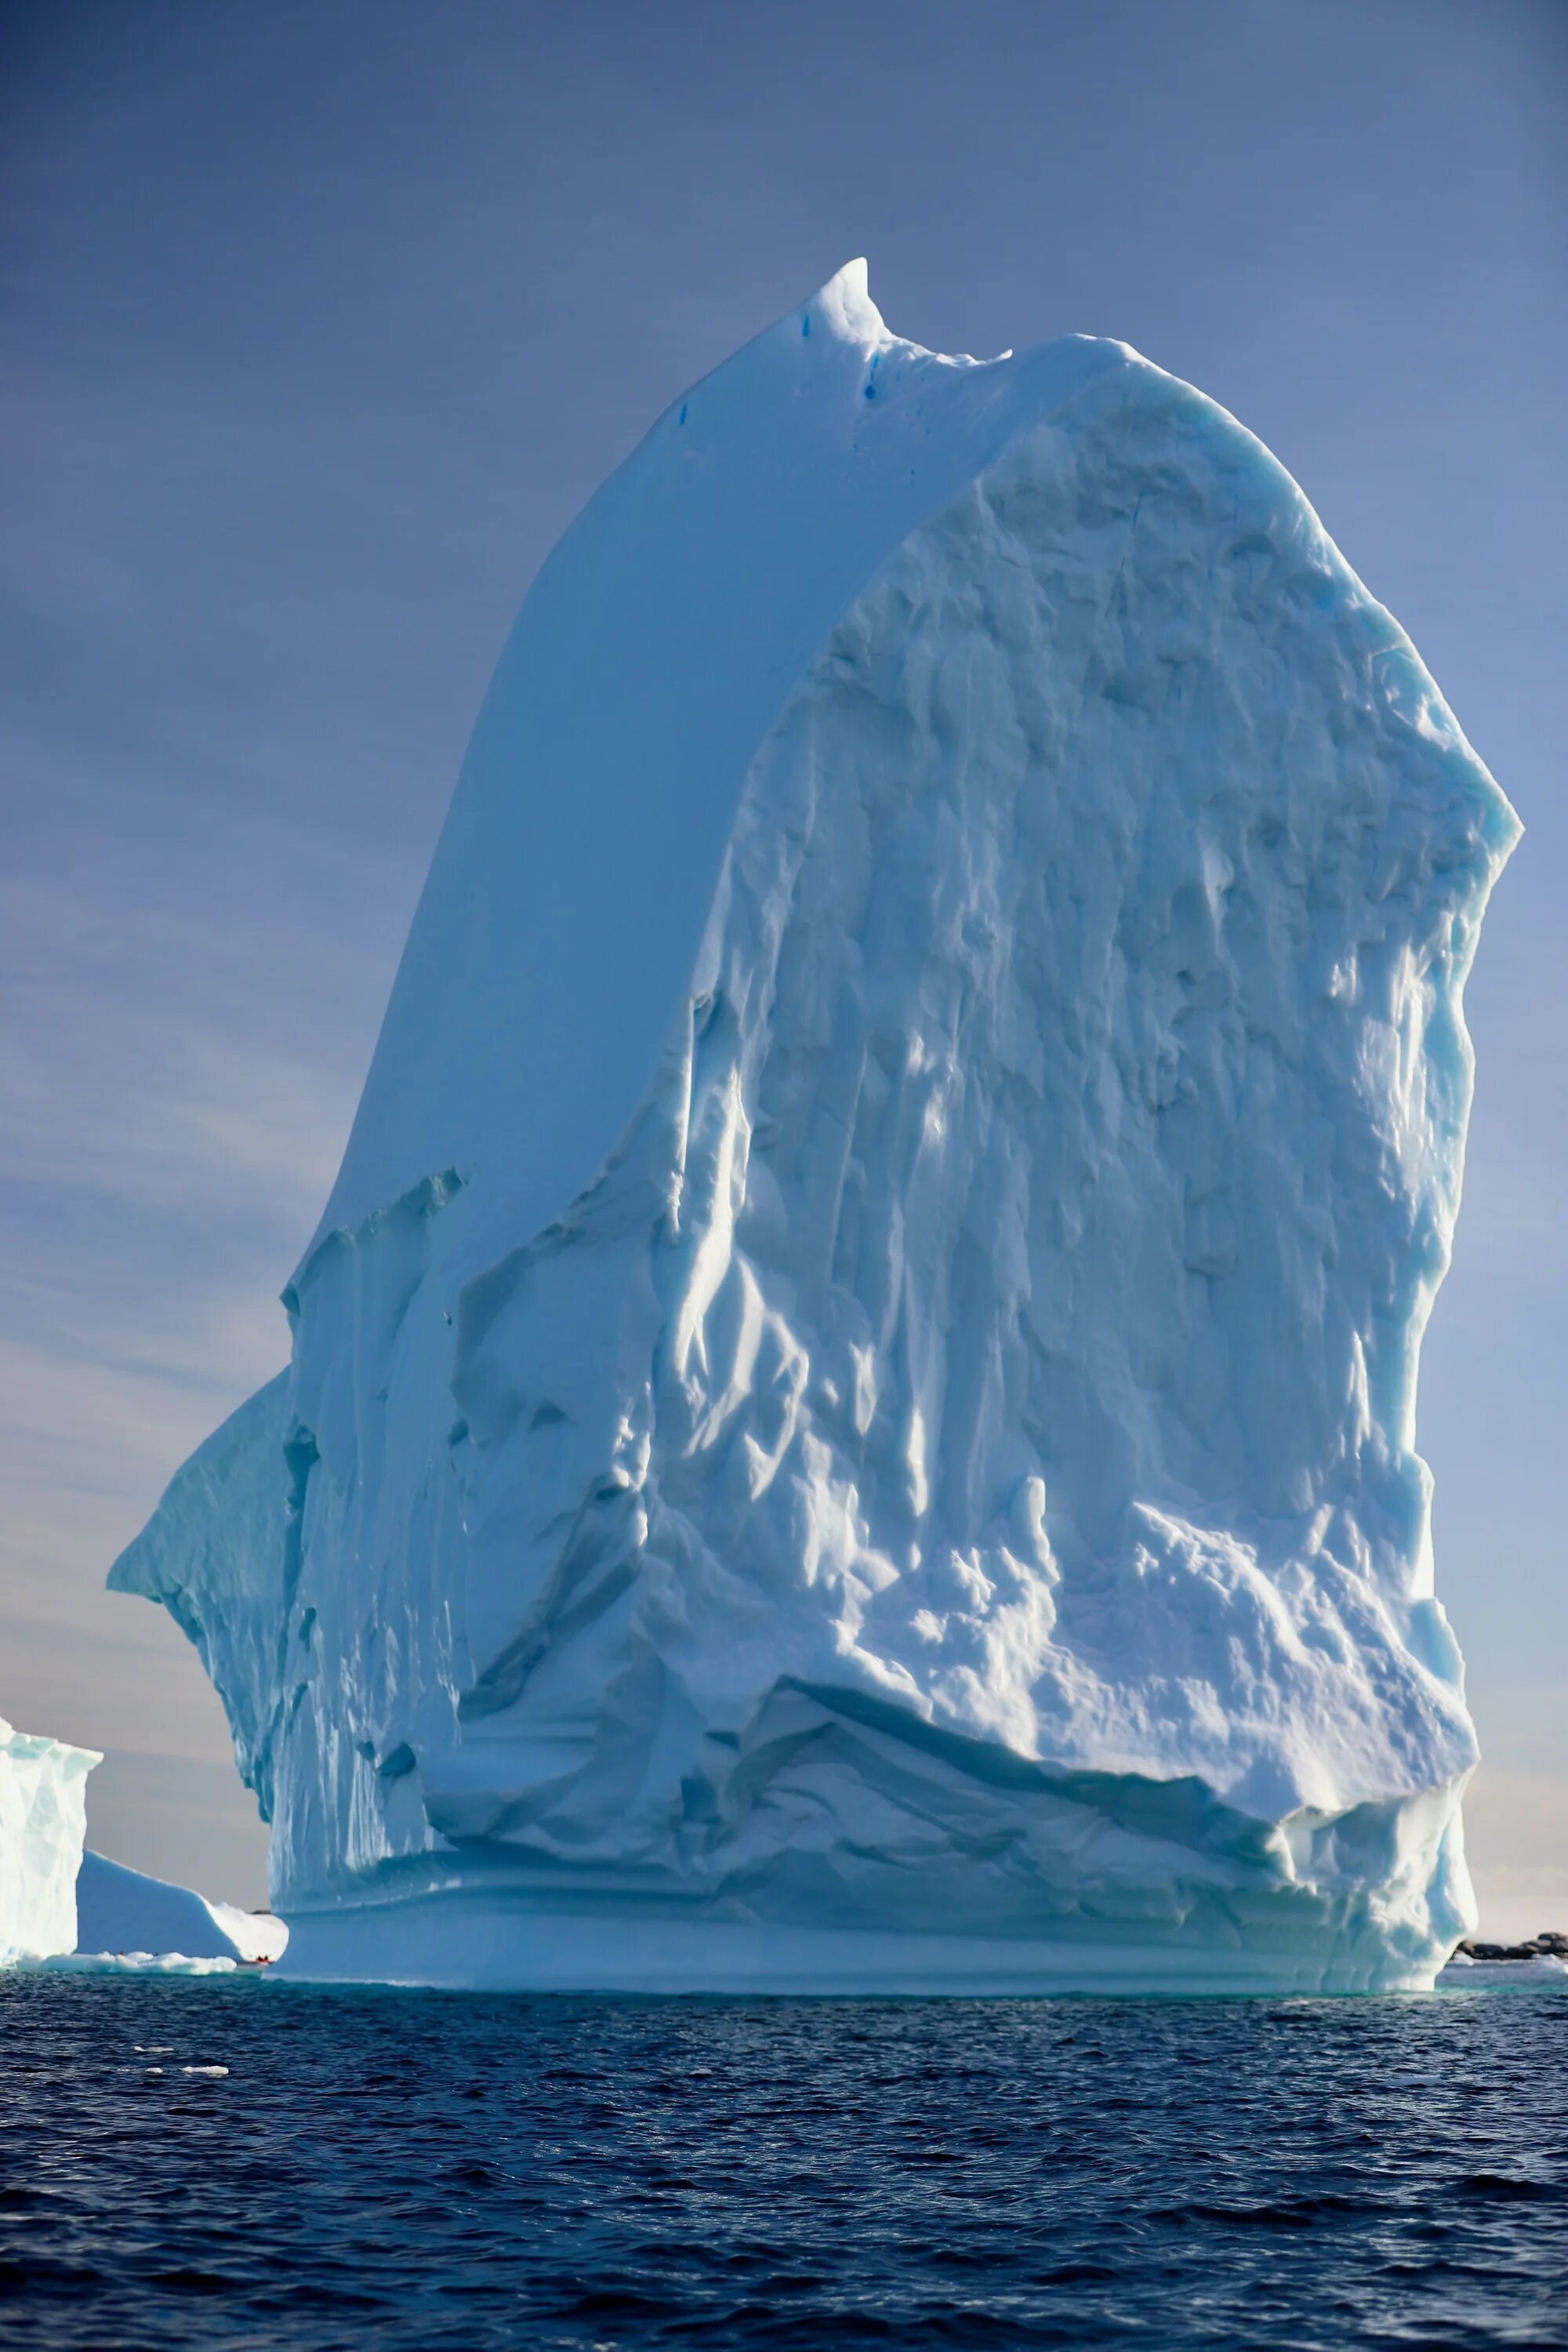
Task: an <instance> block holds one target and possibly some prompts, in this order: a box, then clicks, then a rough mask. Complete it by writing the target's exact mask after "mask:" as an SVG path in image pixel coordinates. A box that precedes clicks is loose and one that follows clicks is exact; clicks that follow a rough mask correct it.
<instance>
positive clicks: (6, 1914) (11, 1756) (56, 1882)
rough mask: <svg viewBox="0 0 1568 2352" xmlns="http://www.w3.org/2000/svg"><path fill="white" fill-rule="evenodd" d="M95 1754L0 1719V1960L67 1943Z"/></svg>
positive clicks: (72, 1929) (37, 1954)
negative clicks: (16, 1726)
mask: <svg viewBox="0 0 1568 2352" xmlns="http://www.w3.org/2000/svg"><path fill="white" fill-rule="evenodd" d="M102 1760H103V1759H102V1758H101V1757H100V1755H98V1754H97V1753H95V1751H94V1750H93V1749H92V1748H71V1747H68V1745H67V1743H66V1742H65V1741H64V1740H63V1739H48V1738H41V1737H38V1736H37V1735H35V1734H32V1733H28V1732H26V1731H13V1729H12V1728H11V1726H10V1725H9V1724H8V1723H6V1722H4V1721H0V1963H4V1962H5V1961H9V1960H17V1959H28V1958H34V1959H37V1958H44V1957H45V1956H47V1954H49V1953H53V1952H68V1951H71V1950H72V1949H74V1948H75V1945H76V1880H77V1870H78V1867H79V1864H80V1862H81V1849H82V1841H83V1839H84V1838H85V1837H86V1835H87V1776H88V1774H89V1772H90V1771H91V1769H92V1768H93V1766H94V1765H95V1764H100V1763H101V1762H102Z"/></svg>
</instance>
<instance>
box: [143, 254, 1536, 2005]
mask: <svg viewBox="0 0 1568 2352" xmlns="http://www.w3.org/2000/svg"><path fill="white" fill-rule="evenodd" d="M1516 832H1517V826H1516V823H1515V820H1514V818H1513V815H1512V814H1511V812H1510V809H1509V806H1508V803H1507V802H1506V801H1505V799H1504V798H1503V796H1502V794H1501V793H1500V791H1499V789H1498V787H1497V786H1496V784H1495V783H1494V782H1492V780H1491V778H1490V777H1489V775H1488V773H1487V772H1486V770H1485V768H1484V767H1483V766H1482V765H1481V763H1480V761H1479V760H1478V759H1477V758H1476V757H1475V755H1474V754H1473V752H1472V751H1470V750H1469V748H1468V745H1467V744H1466V742H1465V740H1464V738H1463V737H1462V735H1461V734H1460V732H1459V730H1458V727H1457V725H1456V724H1455V721H1454V719H1453V718H1452V717H1451V715H1450V714H1449V712H1448V710H1447V708H1446V706H1445V705H1444V703H1443V701H1442V699H1441V698H1440V697H1439V695H1438V694H1437V691H1436V688H1435V687H1434V685H1433V683H1432V681H1431V679H1430V677H1428V676H1427V674H1426V671H1425V669H1424V668H1423V667H1422V666H1421V663H1420V662H1419V660H1418V659H1417V657H1416V656H1415V652H1414V651H1413V649H1412V647H1411V646H1410V645H1409V643H1408V641H1407V640H1406V639H1405V636H1404V635H1403V634H1402V633H1401V631H1400V630H1399V628H1398V627H1397V625H1395V624H1394V622H1393V621H1392V620H1391V618H1390V617H1389V615H1388V614H1386V613H1385V612H1384V610H1383V608H1382V607H1381V606H1380V605H1378V604H1376V603H1374V602H1373V599H1372V598H1371V597H1370V596H1369V595H1368V594H1367V593H1366V591H1365V590H1364V589H1363V587H1362V586H1361V584H1360V583H1359V582H1358V581H1357V580H1356V579H1355V577H1354V576H1353V574H1352V572H1350V571H1349V569H1348V568H1347V566H1346V565H1345V563H1344V562H1343V561H1342V558H1341V557H1340V555H1339V554H1338V552H1337V551H1336V550H1335V549H1334V548H1333V546H1332V545H1331V542H1330V541H1328V539H1327V538H1326V537H1325V535H1324V533H1323V531H1322V529H1321V525H1320V524H1319V523H1318V521H1317V519H1316V517H1315V516H1314V515H1313V514H1312V512H1311V510H1310V508H1309V507H1308V505H1307V504H1306V501H1305V500H1304V499H1303V498H1302V497H1301V495H1300V491H1299V490H1298V489H1297V488H1296V487H1295V485H1294V484H1293V483H1292V482H1291V481H1290V480H1289V477H1288V476H1287V475H1286V474H1285V473H1284V472H1283V471H1282V470H1281V468H1280V467H1279V466H1278V465H1277V464H1276V463H1275V461H1274V460H1273V459H1272V458H1271V457H1269V456H1268V452H1267V451H1266V450H1264V449H1263V448H1262V447H1261V446H1259V444H1258V442H1257V441H1256V440H1254V439H1253V438H1252V437H1251V436H1249V435H1248V434H1247V433H1246V432H1245V431H1244V430H1243V429H1242V428H1241V426H1239V425H1237V423H1236V422H1235V420H1234V419H1232V418H1231V417H1229V416H1227V415H1226V414H1225V413H1224V412H1223V411H1222V410H1220V409H1218V408H1216V407H1215V405H1214V404H1213V403H1212V402H1210V401H1208V400H1206V399H1205V398H1204V397H1203V395H1202V394H1198V393H1196V392H1194V391H1193V390H1192V389H1191V388H1190V387H1188V386H1186V385H1184V384H1183V383H1178V382H1176V381H1175V380H1174V379H1173V378H1172V377H1170V376H1167V375H1165V374H1163V373H1162V372H1161V371H1160V370H1159V369H1158V368H1155V367H1153V366H1151V365H1150V364H1149V363H1148V362H1145V361H1143V360H1142V359H1141V358H1139V357H1138V355H1137V354H1136V353H1135V352H1131V351H1130V350H1129V349H1127V347H1126V346H1124V345H1122V344H1119V343H1111V342H1100V341H1089V340H1087V339H1084V338H1078V337H1072V338H1068V339H1065V340H1064V341H1059V342H1055V343H1050V344H1047V345H1046V346H1044V347H1043V348H1042V349H1041V350H1038V351H1037V352H1031V353H1026V354H1023V355H1021V356H1019V357H1016V358H1015V357H1013V356H1011V355H1009V356H1007V357H1005V358H1004V359H1002V360H998V361H993V362H984V363H978V362H973V361H970V360H962V359H961V360H952V359H944V358H942V357H939V356H937V355H935V354H933V353H931V352H924V351H921V350H920V349H919V348H918V347H916V346H914V345H912V344H910V343H906V342H903V341H900V340H899V339H898V338H896V337H894V336H892V335H890V334H889V332H888V331H887V330H886V329H885V327H884V326H883V324H882V321H881V320H880V319H879V316H878V314H877V312H876V310H874V308H873V307H872V305H871V303H870V301H869V299H868V295H867V292H866V288H865V278H864V271H863V268H861V267H860V266H859V265H854V266H852V267H851V268H848V269H847V270H845V271H843V272H842V273H841V274H840V275H839V277H838V278H835V279H834V280H833V281H832V282H831V283H830V284H829V285H828V286H827V287H826V288H825V289H823V290H822V292H821V293H820V294H818V295H817V296H816V297H815V298H814V299H813V300H812V301H811V302H809V303H807V304H806V305H805V307H804V308H803V309H802V310H798V311H796V312H795V313H793V314H791V316H789V317H788V318H786V319H784V320H781V321H780V322H779V324H778V325H776V326H775V327H773V329H771V330H770V331H768V332H767V333H766V334H763V335H762V336H761V337H759V338H758V339H757V341H755V342H753V343H752V344H750V345H748V346H747V347H746V348H745V349H744V350H743V351H742V352H740V353H738V354H737V355H736V357H735V358H733V359H732V360H731V361H730V362H728V363H727V365H726V366H724V367H722V368H721V369H720V370H719V371H718V372H717V373H715V374H714V375H712V376H710V377H709V378H707V379H706V380H705V381H704V382H703V383H700V384H698V385H697V386H696V387H695V388H694V389H693V390H692V391H691V392H690V393H689V394H688V395H687V396H686V398H685V399H683V400H682V401H680V402H679V403H677V404H675V405H674V406H673V407H672V408H671V409H670V410H669V411H668V413H667V415H665V416H664V417H663V418H662V419H661V420H660V421H659V423H658V425H656V426H655V427H654V429H653V431H652V432H651V433H650V435H649V436H648V437H647V440H646V441H645V442H644V443H643V444H642V446H640V447H639V448H638V449H637V451H636V452H635V453H634V455H633V456H632V457H630V458H629V459H628V460H627V461H626V464H625V465H624V466H623V467H621V468H620V469H619V471H618V472H617V473H616V475H614V476H613V477H612V478H611V479H610V480H609V482H607V483H606V485H605V488H603V489H602V490H601V491H600V492H599V494H598V496H597V497H596V498H595V499H594V500H593V501H592V503H591V504H590V505H589V507H588V508H587V509H585V511H584V514H583V515H582V517H581V518H580V519H579V520H578V521H577V522H576V523H575V524H574V526H573V528H572V530H570V531H568V533H567V534H566V536H565V538H564V539H563V541H562V542H561V544H560V545H559V547H558V548H557V549H556V551H555V552H554V553H553V554H552V557H551V558H550V560H549V562H547V563H546V564H545V566H544V567H543V569H542V572H541V573H540V576H539V579H538V581H537V582H536V583H535V585H534V588H533V590H532V591H531V594H530V596H529V598H528V600H527V602H526V604H524V606H523V610H522V613H521V617H520V619H519V622H518V625H517V628H516V630H515V632H514V635H513V637H512V639H511V642H510V646H508V649H507V651H506V653H505V654H504V656H503V657H502V660H501V663H500V668H499V670H498V672H497V676H496V678H495V681H494V683H493V684H492V686H491V688H490V691H489V696H488V697H487V698H486V702H485V706H484V709H483V710H482V712H481V714H480V718H479V725H478V728H477V730H476V733H475V737H474V740H473V744H472V746H471V748H470V751H469V753H468V760H467V761H466V763H465V766H464V770H463V773H462V776H461V778H460V780H459V782H458V790H457V793H456V795H455V797H454V801H453V804H452V809H451V812H450V814H449V816H448V818H447V825H446V828H445V831H444V833H443V835H442V838H441V842H440V845H439V846H438V848H437V856H436V859H435V863H434V866H433V868H432V871H431V875H430V877H429V880H428V883H427V885H426V891H425V894H424V897H423V898H422V900H421V903H420V907H419V910H418V913H417V915H416V919H415V923H414V928H413V931H412V934H411V937H410V940H409V942H408V947H407V950H406V951H405V957H404V961H403V964H402V967H401V969H400V971H399V974H398V978H397V982H396V984H395V989H394V992H393V995H392V1000H391V1003H390V1006H389V1008H388V1012H387V1015H386V1020H385V1024H384V1029H383V1032H382V1036H381V1040H380V1043H379V1045H378V1047H377V1050H376V1055H375V1058H374V1063H373V1066H372V1068H371V1072H370V1076H369V1078H368V1080H367V1082H366V1086H365V1090H364V1095H363V1100H362V1102H361V1105H360V1109H359V1113H358V1116H357V1118H356V1120H355V1123H354V1128H353V1135H352V1138H351V1140H350V1143H349V1147H348V1150H347V1152H346V1155H345V1158H344V1161H343V1166H342V1172H341V1174H340V1176H339V1179H338V1182H337V1184H336V1186H335V1188H334V1191H333V1193H332V1196H331V1201H330V1202H329V1203H328V1206H327V1209H326V1212H325V1213H324V1215H323V1218H322V1221H321V1227H320V1229H319V1231H318V1233H317V1234H316V1236H315V1238H314V1240H313V1241H312V1243H311V1244H310V1248H309V1250H308V1251H307V1252H306V1255H305V1257H304V1259H303V1261H302V1263H301V1265H300V1268H299V1270H298V1272H297V1274H296V1275H295V1276H294V1279H293V1281H292V1282H291V1283H290V1285H289V1288H288V1290H287V1292H286V1294H285V1304H286V1306H287V1308H288V1312H289V1321H290V1326H291V1329H292V1340H293V1345H292V1357H291V1360H290V1363H289V1367H288V1369H287V1370H285V1371H283V1372H282V1373H280V1374H279V1378H278V1379H277V1380H276V1381H273V1382H272V1383H270V1385H269V1386H268V1388H266V1389H264V1390H263V1391H261V1392H260V1393H259V1394H258V1396H257V1397H255V1398H253V1399H252V1400H251V1402H249V1403H248V1404H247V1405H246V1406H244V1407H243V1408H242V1409H241V1411H240V1412H238V1413H237V1414H236V1415H235V1416H234V1417H233V1419H232V1420H231V1421H229V1422H228V1423H226V1424H225V1425H224V1427H223V1428H222V1429H220V1430H219V1431H218V1432H217V1433H216V1434H215V1436H213V1437H212V1438H210V1439H209V1440H208V1441H207V1443H206V1444H205V1445H204V1446H203V1447H202V1448H201V1449H200V1451H199V1452H198V1453H197V1454H195V1456H194V1457H193V1458H192V1460H191V1461H190V1462H189V1463H188V1464H187V1465H185V1467H184V1470H182V1471H181V1472H180V1473H179V1475H177V1476H176V1478H175V1479H174V1483H173V1485H172V1486H171V1487H170V1489H169V1491H168V1494H167V1495H166V1496H165V1497H164V1500H163V1504H162V1505H161V1507H160V1508H159V1511H158V1513H157V1515H156V1517H154V1518H153V1521H152V1523H151V1524H150V1526H149V1527H148V1528H147V1529H146V1531H145V1532H144V1533H143V1534H142V1536H141V1537H140V1538H138V1539H137V1541H136V1542H135V1543H134V1544H133V1545H132V1547H131V1548H130V1549H129V1550H128V1551H127V1552H126V1553H125V1554H124V1555H123V1557H122V1558H121V1560H120V1561H119V1562H118V1563H117V1564H116V1566H115V1569H114V1570H113V1573H112V1581H113V1583H114V1584H115V1585H116V1586H117V1587H118V1588H119V1589H121V1590H123V1591H139V1592H142V1593H146V1594H148V1595H149V1596H151V1597H152V1598H153V1599H156V1600H159V1601H163V1603H164V1604H165V1605H166V1606H167V1607H169V1608H170V1609H171V1610H172V1611H173V1612H174V1614H175V1616H176V1617H177V1618H178V1620H179V1622H181V1623H182V1625H184V1628H185V1630H186V1632H187V1633H189V1634H190V1635H191V1637H192V1639H193V1640H194V1641H195V1643H196V1644H197V1646H198V1648H199V1649H200V1651H201V1654H202V1656H203V1659H204V1661H205V1664H206V1666H207V1669H208V1671H209V1673H210V1674H211V1675H212V1677H213V1679H214V1682H215V1683H216V1687H217V1689H218V1691H219V1693H220V1695H221V1696H222V1697H223V1700H224V1703H225V1705H226V1708H227V1710H228V1715H229V1719H230V1722H231V1724H232V1726H233V1728H234V1734H235V1740H236V1747H237V1754H238V1756H239V1759H240V1764H241V1768H242V1769H243V1770H244V1772H245V1774H246V1777H247V1780H249V1782H250V1784H251V1785H252V1786H253V1787H254V1789H255V1790H256V1791H257V1794H258V1800H259V1801H260V1804H261V1807H262V1810H263V1812H264V1813H265V1815H266V1816H267V1818H268V1819H269V1820H270V1822H271V1823H272V1865H271V1866H272V1897H273V1904H274V1908H275V1909H276V1910H278V1911H279V1912H280V1913H281V1914H283V1915H284V1916H287V1918H288V1919H289V1923H290V1928H291V1940H290V1943H289V1951H288V1955H287V1957H286V1959H285V1961H284V1963H283V1966H284V1967H286V1968H288V1969H292V1970H295V1971H298V1972H300V1973H305V1974H312V1973H313V1974H322V1975H345V1976H364V1977H393V1978H399V1977H407V1978H415V1979H436V1980H444V1981H453V1982H483V1983H498V1984H519V1985H535V1986H552V1985H559V1986H594V1987H604V1988H612V1987H639V1986H640V1987H646V1988H648V1989H669V1990H679V1989H683V1988H686V1987H692V1986H706V1987H711V1988H716V1989H723V1988H725V1987H734V1988H742V1987H745V1988H769V1987H775V1988H779V1989H784V1988H799V1989H805V1990H851V1989H873V1990H874V1989H879V1988H885V1989H903V1990H922V1989H930V1990H987V1989H1005V1990H1031V1989H1048V1988H1051V1987H1056V1986H1068V1985H1072V1986H1077V1985H1084V1986H1102V1987H1113V1986H1114V1987H1124V1988H1128V1989H1136V1988H1150V1987H1155V1986H1161V1985H1173V1986H1184V1987H1194V1988H1197V1987H1205V1986H1213V1987H1222V1988H1227V1989H1237V1990H1246V1989H1258V1990H1267V1989H1272V1988H1277V1987H1299V1986H1300V1987H1319V1986H1321V1987H1330V1988H1344V1989H1353V1988H1357V1987H1376V1986H1387V1985H1421V1984H1428V1983H1430V1981H1431V1979H1432V1977H1433V1974H1434V1972H1435V1970H1436V1968H1437V1967H1438V1966H1439V1964H1440V1963H1441V1961H1442V1960H1443V1958H1445V1956H1446V1955H1447V1952H1448V1951H1449V1949H1450V1948H1452V1947H1453V1945H1454V1943H1455V1941H1456V1940H1457V1938H1458V1937H1460V1936H1461V1935H1462V1934H1463V1933H1464V1932H1465V1930H1466V1928H1467V1927H1468V1925H1469V1924H1470V1921H1471V1909H1470V1897H1469V1891H1468V1880H1467V1877H1466V1874H1465V1869H1464V1862H1463V1853H1462V1842H1461V1832H1460V1824H1459V1812H1458V1806H1459V1799H1460V1796H1461V1793H1462V1790H1463V1788H1464V1784H1465V1780H1466V1778H1467V1776H1468V1772H1469V1770H1470V1769H1471V1767H1472V1765H1473V1763H1474V1760H1475V1753H1476V1750H1475V1742H1474V1736H1473V1733H1472V1729H1471V1726H1470V1723H1469V1718H1468V1715H1467V1712H1466V1709H1465V1705H1464V1699H1463V1695H1462V1681H1461V1669H1460V1663H1459V1656H1458V1650H1457V1648H1456V1646H1455V1643H1454V1641H1453V1637H1452V1635H1451V1634H1450V1633H1449V1631H1448V1628H1447V1622H1446V1621H1445V1619H1444V1616H1443V1612H1442V1610H1441V1608H1440V1606H1439V1604H1438V1602H1437V1601H1436V1598H1435V1597H1434V1593H1433V1589H1432V1556H1431V1543H1430V1535H1429V1503H1430V1480H1429V1477H1428V1475H1427V1472H1426V1467H1425V1465H1424V1464H1423V1463H1422V1462H1421V1460H1420V1459H1419V1457H1418V1456H1417V1454H1415V1450H1414V1447H1415V1382H1416V1368H1417V1360H1418V1356H1419V1349H1420V1341H1421V1335H1422V1331H1423V1328H1424V1327H1425V1323H1426V1317H1427V1314H1428V1312H1429V1309H1430V1307H1431V1304H1432V1299H1433V1297H1434V1294H1435V1292H1436V1286H1437V1285H1438V1283H1439V1281H1440V1280H1441V1277H1442V1275H1443V1272H1444V1270H1445V1267H1446V1265H1447V1255H1448V1248H1449V1243H1450V1238H1451V1235H1452V1231H1453V1225H1454V1218H1455V1214H1456V1212H1457V1209H1458V1190H1459V1179H1460V1171H1461V1163H1462V1157H1463V1146H1464V1133H1465V1125H1466V1119H1467V1116H1468V1105H1469V1095H1470V1076H1471V1062H1470V1052H1469V1045H1468V1038H1467V1035H1466V1033H1465V1028H1464V1023H1463V1017H1462V1012H1461V992H1462V988H1463V983H1464V980H1465V976H1466V973H1467V971H1468V965H1469V961H1470V958H1471V956H1472V954H1473V951H1474V948H1475V944H1476V938H1477V933H1478V929H1479V922H1480V918H1481V912H1482V908H1483V907H1484V904H1485V900H1486V898H1487V894H1488V891H1489V888H1490V886H1491V883H1492V881H1493V879H1494V878H1495V877H1496V874H1497V873H1498V871H1499V869H1500V866H1501V864H1502V862H1503V860H1504V858H1505V857H1506V856H1507V855H1508V852H1509V850H1510V847H1511V845H1512V843H1513V840H1514V838H1515V835H1516Z"/></svg>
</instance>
